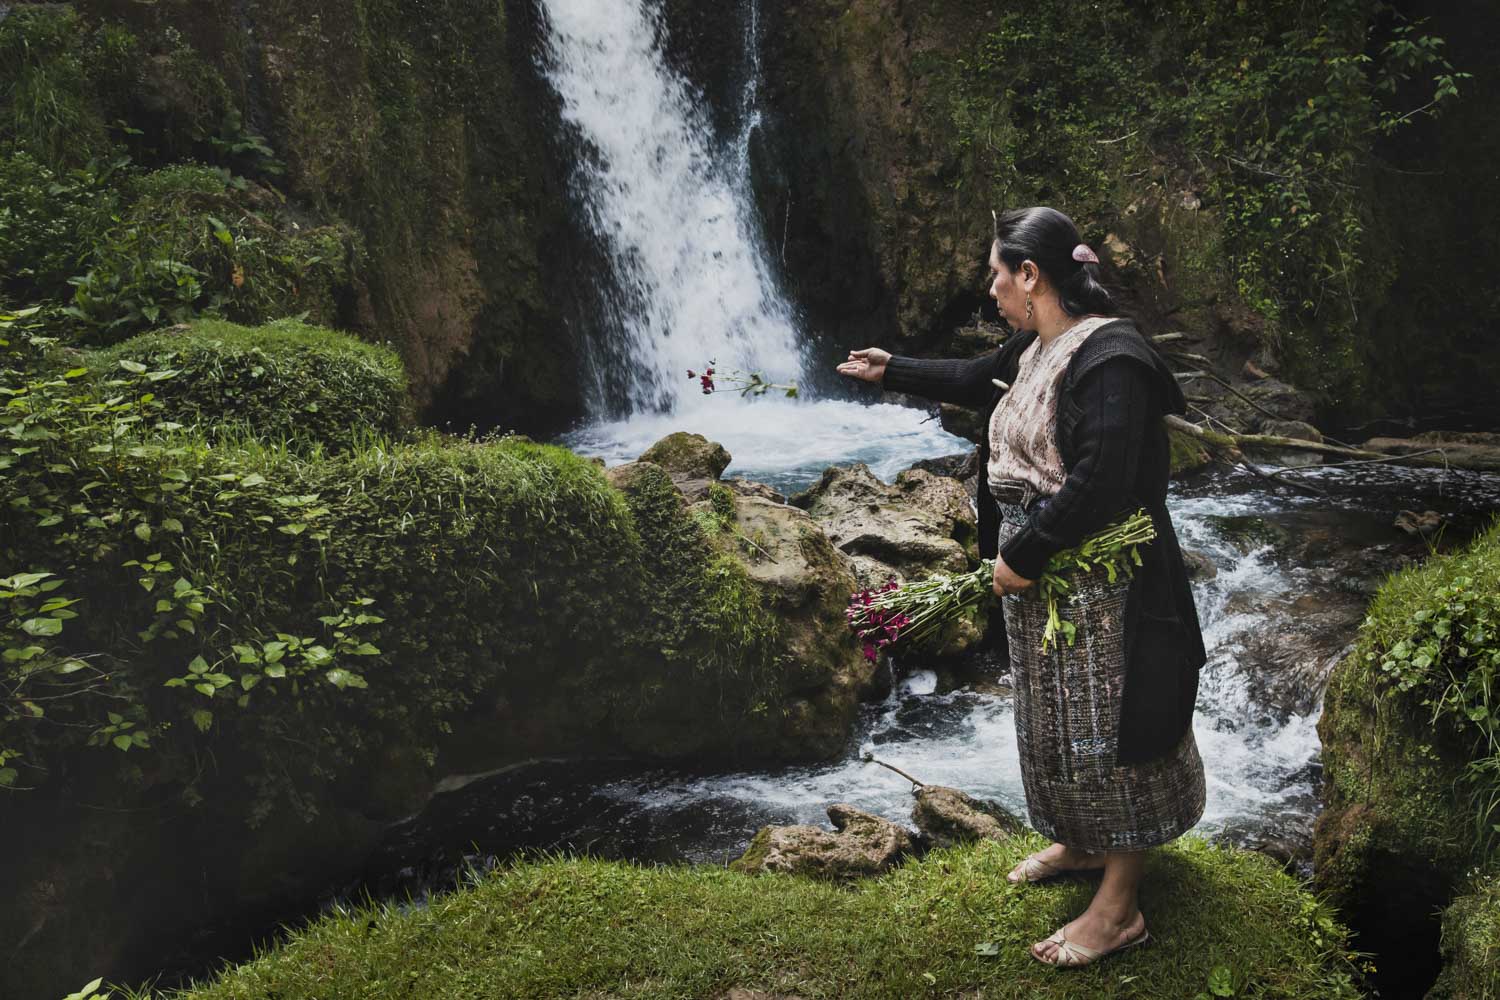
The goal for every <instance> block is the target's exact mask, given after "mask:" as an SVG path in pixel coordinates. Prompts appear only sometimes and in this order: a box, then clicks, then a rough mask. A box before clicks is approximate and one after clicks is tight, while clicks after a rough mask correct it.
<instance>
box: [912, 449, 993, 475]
mask: <svg viewBox="0 0 1500 1000" xmlns="http://www.w3.org/2000/svg"><path fill="white" fill-rule="evenodd" d="M912 468H913V469H921V470H922V471H923V472H930V473H932V474H933V475H934V476H947V477H948V478H949V479H958V480H965V479H972V478H974V476H975V475H976V474H978V472H979V449H978V448H970V449H969V450H968V451H966V452H964V451H961V452H956V453H954V454H952V455H940V456H938V457H937V458H924V459H922V460H921V461H920V462H914V463H912Z"/></svg>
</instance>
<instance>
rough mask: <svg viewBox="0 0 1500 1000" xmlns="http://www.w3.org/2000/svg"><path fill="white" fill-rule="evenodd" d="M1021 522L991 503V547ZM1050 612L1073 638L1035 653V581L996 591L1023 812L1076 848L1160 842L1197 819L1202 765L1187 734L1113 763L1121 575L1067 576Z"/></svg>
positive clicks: (1040, 625) (1041, 616) (1038, 646)
mask: <svg viewBox="0 0 1500 1000" xmlns="http://www.w3.org/2000/svg"><path fill="white" fill-rule="evenodd" d="M1025 523H1026V513H1025V510H1024V508H1023V507H1021V506H1020V505H1018V504H1006V503H1002V504H1001V505H1000V544H1001V545H1002V546H1003V545H1004V544H1005V542H1006V541H1007V540H1008V539H1009V538H1010V536H1011V535H1012V534H1014V533H1015V532H1016V531H1017V530H1018V529H1019V528H1020V526H1021V525H1023V524H1025ZM1072 582H1073V584H1074V589H1073V590H1072V591H1071V592H1070V593H1069V595H1068V596H1067V597H1066V598H1065V599H1061V600H1059V602H1058V612H1059V614H1061V615H1062V617H1063V618H1064V619H1066V620H1067V621H1070V622H1072V623H1073V624H1074V625H1075V626H1076V627H1077V630H1078V631H1077V635H1076V638H1075V641H1074V644H1073V645H1071V646H1069V645H1068V644H1067V642H1066V641H1065V640H1064V641H1061V642H1059V643H1058V644H1056V645H1053V646H1051V647H1050V648H1049V650H1048V651H1047V652H1046V653H1045V654H1044V653H1043V652H1042V633H1043V630H1044V629H1045V628H1046V626H1047V602H1046V601H1044V600H1042V599H1041V598H1040V596H1039V595H1038V594H1037V593H1036V590H1035V588H1033V589H1031V590H1028V591H1026V592H1024V593H1021V594H1011V595H1008V596H1006V597H1005V598H1004V599H1003V600H1004V605H1005V631H1006V637H1007V638H1008V639H1009V641H1010V666H1011V673H1012V681H1013V683H1014V686H1015V710H1016V743H1017V745H1018V747H1019V748H1020V754H1021V781H1022V784H1023V785H1024V787H1025V790H1026V808H1027V811H1028V812H1029V813H1030V814H1031V825H1032V827H1034V828H1035V829H1036V830H1037V832H1038V833H1041V834H1042V835H1043V836H1046V837H1050V838H1052V839H1053V840H1055V841H1057V842H1058V843H1061V844H1066V845H1067V846H1069V847H1073V848H1077V849H1080V850H1086V851H1134V850H1141V849H1143V848H1147V847H1154V846H1156V845H1158V844H1164V843H1166V842H1167V841H1169V840H1173V839H1175V838H1176V837H1178V836H1180V835H1182V834H1183V833H1185V832H1186V831H1187V830H1189V829H1190V828H1191V827H1192V826H1193V825H1194V824H1195V823H1197V822H1198V819H1199V818H1200V817H1201V816H1202V815H1203V801H1204V786H1203V761H1202V760H1201V759H1200V758H1199V756H1198V745H1197V743H1196V741H1195V740H1194V739H1193V732H1192V730H1191V729H1189V730H1188V732H1187V733H1186V735H1184V736H1183V738H1182V740H1181V742H1179V743H1178V745H1177V747H1176V748H1175V749H1174V750H1173V751H1172V752H1171V753H1169V754H1167V755H1166V756H1163V757H1159V758H1157V759H1156V760H1153V761H1149V762H1147V763H1144V764H1133V765H1128V766H1124V767H1121V766H1117V765H1116V764H1115V748H1116V744H1117V734H1118V731H1119V725H1120V704H1121V696H1122V693H1123V691H1124V688H1125V599H1126V594H1127V593H1128V591H1129V588H1130V581H1129V580H1128V579H1126V578H1123V577H1122V578H1121V579H1119V580H1118V581H1117V582H1115V583H1113V584H1112V583H1110V582H1109V581H1108V578H1107V576H1106V575H1105V574H1104V573H1103V572H1102V571H1098V572H1094V573H1090V574H1087V575H1082V576H1077V577H1074V578H1073V581H1072Z"/></svg>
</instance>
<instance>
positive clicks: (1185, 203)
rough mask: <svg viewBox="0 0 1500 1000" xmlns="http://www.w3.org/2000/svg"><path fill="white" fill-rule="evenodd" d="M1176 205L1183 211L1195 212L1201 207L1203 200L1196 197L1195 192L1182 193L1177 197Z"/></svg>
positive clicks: (1196, 193)
mask: <svg viewBox="0 0 1500 1000" xmlns="http://www.w3.org/2000/svg"><path fill="white" fill-rule="evenodd" d="M1177 197H1178V202H1177V203H1178V204H1179V205H1180V206H1182V208H1183V209H1184V210H1185V211H1188V212H1196V211H1198V209H1200V208H1202V207H1203V199H1202V198H1200V197H1198V192H1197V191H1183V192H1181V193H1180V194H1179V195H1178V196H1177Z"/></svg>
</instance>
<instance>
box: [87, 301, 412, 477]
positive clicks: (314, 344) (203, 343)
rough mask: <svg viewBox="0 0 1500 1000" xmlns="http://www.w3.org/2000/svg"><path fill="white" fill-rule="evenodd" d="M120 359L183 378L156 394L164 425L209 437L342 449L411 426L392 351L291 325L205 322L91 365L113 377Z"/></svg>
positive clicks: (133, 343)
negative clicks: (231, 435) (360, 439)
mask: <svg viewBox="0 0 1500 1000" xmlns="http://www.w3.org/2000/svg"><path fill="white" fill-rule="evenodd" d="M121 361H125V362H131V363H135V364H143V365H146V366H147V367H148V368H150V369H155V370H162V369H171V370H175V371H177V372H178V373H179V374H178V375H177V376H176V377H175V378H174V380H173V382H172V385H171V386H170V387H169V388H168V389H167V390H166V391H165V392H163V393H161V394H160V398H161V400H162V403H163V404H164V405H163V407H162V411H161V416H162V418H163V419H166V420H172V421H176V422H178V423H182V424H191V425H195V426H198V427H201V428H202V429H203V431H204V432H205V433H207V434H209V435H210V436H218V435H220V434H223V433H226V432H228V433H240V434H249V435H251V436H253V437H255V438H257V439H259V440H262V441H288V442H292V443H294V444H310V443H312V442H318V443H321V444H323V445H325V446H327V447H330V448H335V449H337V448H343V447H347V446H348V445H349V444H350V443H352V441H353V440H354V439H355V438H356V437H359V436H363V435H369V434H372V433H373V434H377V435H387V436H394V435H398V434H399V433H400V432H402V431H403V430H405V429H407V428H408V427H409V425H410V423H411V414H410V409H411V407H410V401H409V399H408V396H407V391H406V372H405V369H403V368H402V365H401V359H400V357H399V356H397V354H396V353H395V352H394V351H392V350H390V349H389V348H387V347H377V346H375V345H372V344H367V343H365V342H363V341H360V340H358V339H356V338H354V337H351V336H349V335H347V334H343V333H337V332H335V331H332V330H326V329H323V328H321V327H314V326H307V325H305V324H303V323H299V322H297V321H295V320H282V321H280V322H276V323H269V324H267V325H265V326H258V327H244V326H237V325H235V324H232V323H225V322H222V321H218V320H199V321H198V322H196V323H194V324H192V326H191V327H190V328H189V329H187V330H183V331H180V332H179V331H175V330H173V331H166V332H159V333H148V334H143V335H141V336H139V337H134V338H132V339H130V340H128V341H126V342H125V343H123V344H120V345H118V346H116V347H113V348H108V349H105V350H101V351H95V352H91V353H90V354H89V355H87V357H86V360H85V364H86V365H87V366H88V367H89V368H91V369H92V370H93V371H94V372H95V373H97V374H100V375H102V376H107V377H113V376H115V375H118V374H119V370H120V362H121Z"/></svg>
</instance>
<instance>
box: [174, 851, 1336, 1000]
mask: <svg viewBox="0 0 1500 1000" xmlns="http://www.w3.org/2000/svg"><path fill="white" fill-rule="evenodd" d="M1040 845H1041V842H1040V841H1039V840H1037V839H1036V838H1018V839H1017V840H1015V841H1013V842H1011V843H1007V844H998V843H992V842H990V843H982V844H979V845H975V846H969V847H961V848H955V849H951V850H942V851H936V852H933V853H932V854H930V855H928V856H927V857H926V858H924V859H923V860H920V861H911V862H908V863H906V864H905V865H903V866H902V867H900V868H898V869H896V870H895V871H893V872H891V873H889V874H887V875H885V876H882V877H880V878H878V879H874V880H871V881H868V882H863V883H860V884H858V885H856V886H854V887H852V888H839V887H835V886H830V885H827V884H824V883H821V882H817V881H813V880H810V879H799V878H794V877H789V876H769V875H763V876H749V875H743V874H740V873H738V872H733V871H726V870H724V869H721V868H713V867H665V868H638V867H634V866H630V865H625V864H619V863H613V862H603V861H592V860H573V859H557V860H549V861H543V862H540V863H531V864H520V865H516V866H513V867H509V868H505V869H503V870H501V871H499V872H497V873H495V874H492V875H489V876H486V877H484V878H483V879H482V880H481V881H479V882H478V883H477V884H476V885H475V886H474V888H473V889H472V890H467V891H463V892H459V893H455V894H453V895H451V896H447V897H443V898H441V899H438V900H436V901H434V902H433V903H432V905H431V906H428V907H424V908H422V909H417V910H406V911H405V912H402V910H401V909H399V908H397V907H396V906H393V905H384V906H376V907H372V908H369V909H365V910H359V911H354V912H349V913H344V914H340V915H336V916H332V917H328V918H325V919H323V920H321V921H319V922H318V923H317V924H315V925H313V926H312V927H310V928H308V929H307V930H305V931H303V932H300V933H298V934H297V935H295V936H294V938H293V939H292V941H290V942H289V943H288V944H286V945H285V946H282V947H280V948H277V949H276V950H274V951H271V952H268V953H266V954H265V955H263V956H261V957H260V958H258V959H256V960H255V961H253V962H250V963H248V964H246V965H244V966H241V967H240V968H237V969H232V970H229V971H227V972H225V973H224V974H223V975H222V976H221V977H219V978H218V980H217V981H216V982H214V983H212V984H210V985H205V986H203V987H200V988H197V989H194V990H191V991H187V992H186V993H184V994H181V996H183V997H185V998H186V997H191V998H202V1000H257V998H269V997H272V996H277V997H282V998H285V1000H301V998H310V997H313V996H318V997H323V998H339V997H362V998H363V997H388V996H389V997H394V996H398V995H400V996H409V995H418V996H423V997H430V998H432V1000H445V998H457V997H464V998H468V997H471V996H473V995H475V993H476V992H478V993H480V994H482V995H485V996H497V997H498V996H505V997H574V996H602V995H606V994H607V995H609V996H612V997H620V998H626V997H629V998H642V1000H644V998H661V1000H666V998H674V1000H675V998H678V997H686V996H693V997H708V996H719V995H722V994H723V993H724V992H725V991H727V990H730V989H734V988H740V989H746V990H763V991H766V992H769V993H775V994H790V995H796V996H801V997H807V998H809V1000H813V998H832V997H851V996H860V997H870V998H878V997H891V998H897V997H899V998H903V1000H904V998H908V997H916V996H950V995H953V996H957V995H968V996H978V995H983V996H986V997H997V998H998V997H1013V998H1022V997H1025V998H1037V1000H1041V998H1056V1000H1063V998H1082V997H1192V996H1195V995H1199V994H1202V993H1206V992H1207V991H1208V990H1209V982H1210V976H1211V975H1215V970H1220V971H1218V973H1217V976H1216V978H1219V977H1222V981H1226V982H1225V985H1226V986H1230V987H1231V988H1233V989H1235V990H1236V992H1235V994H1234V995H1236V996H1255V997H1262V998H1268V1000H1269V998H1273V997H1274V998H1307V1000H1313V998H1316V1000H1335V998H1353V997H1356V996H1358V993H1357V991H1356V990H1355V989H1354V988H1353V987H1352V986H1351V984H1350V975H1349V966H1348V965H1347V964H1346V963H1345V962H1344V961H1343V959H1342V957H1341V955H1340V951H1341V948H1342V946H1343V940H1342V938H1343V932H1342V931H1341V930H1340V929H1339V928H1338V927H1337V925H1335V924H1333V923H1332V922H1329V921H1327V920H1326V917H1324V918H1323V921H1324V922H1323V923H1322V924H1321V925H1320V924H1319V923H1318V920H1319V917H1320V916H1321V911H1320V910H1319V909H1318V907H1317V904H1315V903H1314V902H1313V901H1312V900H1311V899H1310V898H1308V897H1307V896H1305V895H1303V894H1302V893H1301V892H1299V891H1298V889H1297V886H1296V884H1295V883H1294V882H1293V881H1292V880H1291V879H1290V878H1288V877H1287V876H1286V875H1284V874H1282V873H1281V872H1280V871H1278V870H1277V869H1276V867H1275V866H1274V865H1273V864H1271V863H1269V862H1268V861H1267V860H1266V859H1265V858H1263V857H1260V856H1258V855H1254V854H1250V853H1246V852H1241V851H1234V850H1229V849H1221V848H1213V847H1209V846H1207V845H1206V844H1204V843H1202V842H1201V841H1196V840H1187V841H1184V842H1182V843H1181V844H1180V845H1178V846H1176V847H1173V848H1169V849H1167V850H1163V851H1160V852H1156V853H1155V854H1154V856H1153V858H1152V860H1151V862H1150V864H1149V868H1148V874H1147V880H1146V889H1145V895H1144V897H1143V900H1142V904H1143V907H1144V908H1145V910H1146V913H1147V919H1148V921H1149V922H1150V926H1151V929H1152V934H1153V941H1152V944H1151V946H1150V947H1148V948H1141V949H1138V950H1133V951H1131V952H1129V953H1127V954H1124V955H1121V956H1120V957H1119V958H1115V959H1112V960H1111V961H1110V962H1109V963H1108V964H1106V965H1103V966H1100V967H1098V968H1095V969H1090V970H1087V971H1077V972H1071V973H1067V974H1059V973H1058V971H1057V970H1055V969H1051V968H1048V967H1045V966H1043V965H1041V964H1040V963H1038V962H1036V961H1035V960H1033V959H1031V958H1030V957H1029V955H1028V951H1027V946H1028V945H1029V944H1030V943H1031V942H1032V941H1035V940H1039V939H1041V938H1043V937H1046V936H1047V935H1048V934H1050V933H1052V931H1053V930H1055V929H1056V928H1057V927H1058V926H1060V925H1061V924H1063V923H1065V922H1066V921H1067V920H1068V919H1069V918H1070V917H1071V916H1072V915H1073V914H1075V913H1077V912H1078V910H1079V909H1080V908H1081V907H1082V906H1083V905H1084V902H1085V901H1086V899H1087V896H1088V894H1089V892H1090V891H1091V889H1090V888H1089V887H1087V886H1082V885H1077V884H1074V885H1066V886H1054V887H1030V888H1026V889H1017V888H1015V887H1012V886H1008V885H1007V884H1006V881H1005V872H1006V871H1007V870H1008V869H1009V868H1010V867H1011V866H1012V865H1014V864H1015V862H1016V861H1017V860H1019V859H1020V857H1021V856H1022V854H1024V853H1025V852H1026V851H1028V850H1033V849H1035V848H1037V847H1039V846H1040ZM984 943H993V944H994V945H996V946H997V948H998V953H997V954H995V955H994V956H993V957H985V956H982V955H978V954H976V953H975V946H976V945H980V944H984ZM1218 995H1223V994H1222V993H1220V994H1218Z"/></svg>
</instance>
